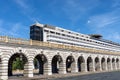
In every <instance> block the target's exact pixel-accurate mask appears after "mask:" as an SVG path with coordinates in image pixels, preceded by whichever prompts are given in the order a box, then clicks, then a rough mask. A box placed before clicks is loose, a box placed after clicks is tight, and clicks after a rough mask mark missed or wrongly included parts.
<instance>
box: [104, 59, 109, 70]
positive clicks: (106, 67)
mask: <svg viewBox="0 0 120 80" xmlns="http://www.w3.org/2000/svg"><path fill="white" fill-rule="evenodd" d="M105 71H108V65H107V59H106V60H105Z"/></svg>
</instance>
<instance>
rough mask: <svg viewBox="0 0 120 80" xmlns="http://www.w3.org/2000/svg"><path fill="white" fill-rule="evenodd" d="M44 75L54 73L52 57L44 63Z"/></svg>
mask: <svg viewBox="0 0 120 80" xmlns="http://www.w3.org/2000/svg"><path fill="white" fill-rule="evenodd" d="M44 75H52V66H51V60H50V59H49V60H48V61H47V62H46V63H45V64H44Z"/></svg>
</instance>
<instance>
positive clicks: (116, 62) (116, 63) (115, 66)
mask: <svg viewBox="0 0 120 80" xmlns="http://www.w3.org/2000/svg"><path fill="white" fill-rule="evenodd" d="M115 70H117V62H116V60H115Z"/></svg>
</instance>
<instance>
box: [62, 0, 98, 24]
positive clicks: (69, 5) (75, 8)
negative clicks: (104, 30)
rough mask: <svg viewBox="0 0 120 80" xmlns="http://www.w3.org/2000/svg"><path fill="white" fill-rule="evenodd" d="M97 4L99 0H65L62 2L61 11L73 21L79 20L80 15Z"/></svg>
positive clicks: (83, 14)
mask: <svg viewBox="0 0 120 80" xmlns="http://www.w3.org/2000/svg"><path fill="white" fill-rule="evenodd" d="M93 3H96V4H93ZM98 5H99V0H90V1H89V0H65V2H64V4H63V11H64V12H65V14H66V15H67V16H68V18H69V19H70V20H71V21H72V22H73V23H74V22H77V21H79V19H81V17H83V16H85V15H86V14H88V13H89V11H90V10H92V9H94V8H95V7H96V6H98Z"/></svg>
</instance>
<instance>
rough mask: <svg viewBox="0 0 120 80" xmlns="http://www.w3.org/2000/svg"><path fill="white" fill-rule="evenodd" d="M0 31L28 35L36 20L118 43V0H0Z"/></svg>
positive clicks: (119, 13) (119, 22) (119, 9)
mask: <svg viewBox="0 0 120 80" xmlns="http://www.w3.org/2000/svg"><path fill="white" fill-rule="evenodd" d="M0 1H1V2H0V35H1V36H11V37H16V38H25V39H29V31H30V30H29V28H30V25H32V24H34V23H35V22H36V21H37V22H39V23H41V24H50V25H53V26H58V27H62V28H65V29H68V30H72V31H75V32H79V33H82V34H101V35H102V36H103V38H104V39H108V40H112V41H114V42H117V43H120V0H0Z"/></svg>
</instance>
